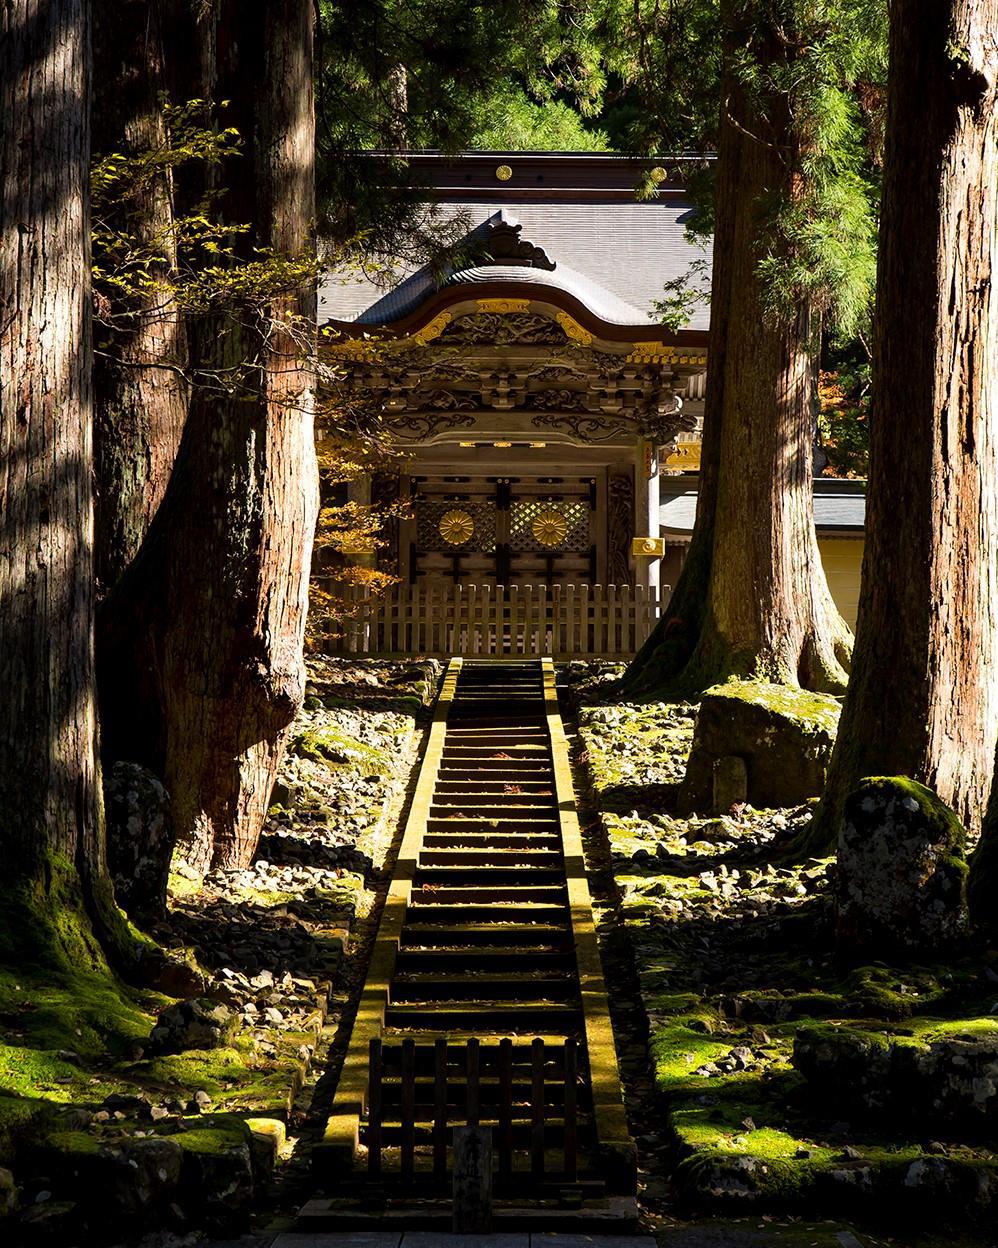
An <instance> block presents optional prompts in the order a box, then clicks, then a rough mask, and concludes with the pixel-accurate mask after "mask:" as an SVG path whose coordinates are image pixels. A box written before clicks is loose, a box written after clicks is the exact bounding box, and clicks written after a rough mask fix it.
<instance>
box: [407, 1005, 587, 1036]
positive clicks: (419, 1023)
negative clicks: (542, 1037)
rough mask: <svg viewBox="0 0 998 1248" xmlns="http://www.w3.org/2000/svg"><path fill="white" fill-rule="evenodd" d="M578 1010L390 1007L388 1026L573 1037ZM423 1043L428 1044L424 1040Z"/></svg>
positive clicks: (553, 1007) (560, 1007) (564, 1007)
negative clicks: (541, 1032) (453, 1028)
mask: <svg viewBox="0 0 998 1248" xmlns="http://www.w3.org/2000/svg"><path fill="white" fill-rule="evenodd" d="M579 1016H580V1012H579V1009H578V1007H576V1006H574V1005H568V1004H565V1003H564V1002H560V1001H517V1002H515V1003H513V1002H503V1001H461V1002H458V1003H455V1004H453V1005H446V1004H444V1005H439V1006H438V1005H433V1004H432V1003H429V1004H425V1005H424V1004H418V1003H413V1004H410V1005H407V1004H400V1005H389V1006H388V1008H387V1009H386V1011H385V1026H386V1027H388V1028H391V1029H392V1030H395V1031H406V1032H414V1031H418V1032H423V1031H425V1032H430V1031H449V1030H450V1029H451V1028H452V1027H466V1028H467V1027H471V1028H473V1030H474V1034H475V1035H477V1036H481V1035H495V1036H515V1035H528V1036H530V1037H533V1035H534V1033H535V1032H537V1031H543V1032H548V1033H550V1034H552V1035H557V1034H559V1033H561V1034H562V1035H563V1036H565V1035H570V1034H571V1033H572V1031H573V1030H574V1029H575V1028H576V1027H577V1026H578V1023H579ZM420 1043H424V1041H423V1040H422V1039H420Z"/></svg>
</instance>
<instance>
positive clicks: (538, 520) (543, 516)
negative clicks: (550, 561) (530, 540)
mask: <svg viewBox="0 0 998 1248" xmlns="http://www.w3.org/2000/svg"><path fill="white" fill-rule="evenodd" d="M530 528H531V531H532V533H533V535H534V537H536V538H537V540H538V541H539V542H540V544H541V545H542V546H559V545H560V544H561V543H562V542H563V541H564V540H565V538H566V537H567V536H568V521H567V520H566V519H565V517H564V515H563V514H562V513H561V512H560V511H559V510H558V508H557V507H545V508H544V510H543V511H539V512H538V513H537V515H536V516H534V522H533V524H532V525H531V526H530Z"/></svg>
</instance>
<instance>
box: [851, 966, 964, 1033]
mask: <svg viewBox="0 0 998 1248" xmlns="http://www.w3.org/2000/svg"><path fill="white" fill-rule="evenodd" d="M841 991H842V995H843V997H844V998H845V1001H846V1003H847V1006H848V1010H847V1012H848V1013H851V1014H866V1015H868V1016H870V1017H879V1018H886V1019H895V1020H896V1019H904V1018H908V1017H909V1016H910V1015H911V1014H913V1013H914V1012H915V1011H916V1010H925V1009H927V1008H930V1007H932V1006H934V1005H937V1004H938V1003H939V1002H941V1001H942V1000H944V999H945V997H946V996H947V993H948V991H949V990H948V988H947V987H946V986H945V985H943V984H942V983H940V981H939V979H938V978H937V977H936V976H935V975H934V974H933V973H932V972H931V971H929V970H925V969H919V968H918V967H911V968H905V969H904V970H898V969H895V968H893V967H889V966H878V965H873V966H859V967H856V969H855V970H853V971H850V972H849V974H848V975H847V976H846V977H845V979H844V980H843V981H842V984H841Z"/></svg>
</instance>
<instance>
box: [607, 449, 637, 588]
mask: <svg viewBox="0 0 998 1248" xmlns="http://www.w3.org/2000/svg"><path fill="white" fill-rule="evenodd" d="M606 527H607V580H608V581H609V583H610V584H611V585H629V584H630V583H631V563H630V549H631V533H632V531H633V527H634V479H633V477H632V475H631V474H630V473H629V472H626V473H625V472H615V473H612V474H611V476H610V479H609V481H608V482H607V526H606Z"/></svg>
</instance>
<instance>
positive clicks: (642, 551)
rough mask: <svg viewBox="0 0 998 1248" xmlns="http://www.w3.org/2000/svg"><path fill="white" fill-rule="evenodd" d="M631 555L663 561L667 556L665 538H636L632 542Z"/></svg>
mask: <svg viewBox="0 0 998 1248" xmlns="http://www.w3.org/2000/svg"><path fill="white" fill-rule="evenodd" d="M631 554H632V555H635V556H638V557H640V556H642V555H644V557H645V558H646V559H661V558H662V556H663V555H664V554H665V538H664V537H636V538H634V540H633V541H632V542H631Z"/></svg>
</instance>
